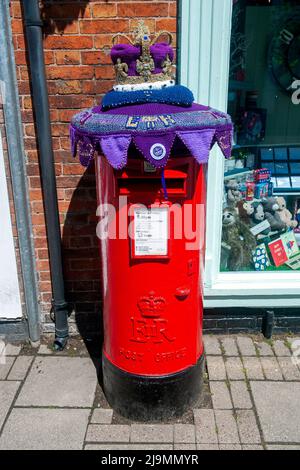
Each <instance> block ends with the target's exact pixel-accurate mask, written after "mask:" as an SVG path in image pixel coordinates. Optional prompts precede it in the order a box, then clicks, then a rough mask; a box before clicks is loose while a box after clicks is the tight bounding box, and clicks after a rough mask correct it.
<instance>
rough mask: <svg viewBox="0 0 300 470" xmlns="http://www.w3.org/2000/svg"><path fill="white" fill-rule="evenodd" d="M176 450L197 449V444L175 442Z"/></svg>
mask: <svg viewBox="0 0 300 470" xmlns="http://www.w3.org/2000/svg"><path fill="white" fill-rule="evenodd" d="M174 450H197V444H174Z"/></svg>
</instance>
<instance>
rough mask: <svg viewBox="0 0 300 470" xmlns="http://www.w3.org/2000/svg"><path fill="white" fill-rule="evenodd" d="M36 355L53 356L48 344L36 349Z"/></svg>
mask: <svg viewBox="0 0 300 470" xmlns="http://www.w3.org/2000/svg"><path fill="white" fill-rule="evenodd" d="M38 354H43V355H44V354H46V355H50V354H54V350H53V349H52V348H51V347H50V345H48V344H41V345H40V347H39V349H38Z"/></svg>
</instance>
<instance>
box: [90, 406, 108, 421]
mask: <svg viewBox="0 0 300 470" xmlns="http://www.w3.org/2000/svg"><path fill="white" fill-rule="evenodd" d="M112 418H113V410H109V409H106V408H96V409H95V410H94V411H93V414H92V418H91V423H94V424H111V422H112Z"/></svg>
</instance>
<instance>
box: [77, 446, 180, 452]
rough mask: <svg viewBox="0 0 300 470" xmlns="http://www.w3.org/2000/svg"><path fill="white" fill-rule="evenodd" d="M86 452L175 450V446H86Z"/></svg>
mask: <svg viewBox="0 0 300 470" xmlns="http://www.w3.org/2000/svg"><path fill="white" fill-rule="evenodd" d="M84 450H167V451H168V450H173V444H86V446H85V448H84Z"/></svg>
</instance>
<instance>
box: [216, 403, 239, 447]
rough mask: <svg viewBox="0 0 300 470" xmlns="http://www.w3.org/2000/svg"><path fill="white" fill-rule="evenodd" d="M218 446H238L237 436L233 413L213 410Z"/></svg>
mask: <svg viewBox="0 0 300 470" xmlns="http://www.w3.org/2000/svg"><path fill="white" fill-rule="evenodd" d="M215 417H216V425H217V430H218V440H219V444H239V443H240V439H239V434H238V429H237V424H236V420H235V418H234V416H233V412H232V411H229V410H215Z"/></svg>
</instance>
